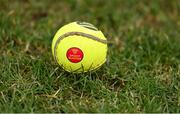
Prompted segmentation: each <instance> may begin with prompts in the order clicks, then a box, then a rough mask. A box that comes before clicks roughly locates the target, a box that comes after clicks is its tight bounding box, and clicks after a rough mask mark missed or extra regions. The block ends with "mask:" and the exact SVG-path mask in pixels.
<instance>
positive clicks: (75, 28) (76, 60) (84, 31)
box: [52, 22, 107, 73]
mask: <svg viewBox="0 0 180 114" xmlns="http://www.w3.org/2000/svg"><path fill="white" fill-rule="evenodd" d="M52 53H53V56H54V58H55V60H56V62H57V63H58V64H59V65H60V66H61V67H62V68H63V69H64V70H66V71H68V72H74V73H80V72H87V71H91V70H95V69H97V68H99V67H100V66H101V65H102V64H103V63H104V62H105V61H106V55H107V40H106V38H105V36H104V35H103V33H102V32H101V31H100V30H98V29H97V28H96V27H94V26H93V25H92V24H90V23H86V22H72V23H69V24H67V25H65V26H63V27H62V28H60V29H59V30H58V31H57V33H56V34H55V36H54V38H53V41H52Z"/></svg>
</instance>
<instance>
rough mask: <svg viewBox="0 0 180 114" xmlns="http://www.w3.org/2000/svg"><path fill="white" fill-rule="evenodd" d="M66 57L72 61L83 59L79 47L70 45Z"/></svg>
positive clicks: (76, 61)
mask: <svg viewBox="0 0 180 114" xmlns="http://www.w3.org/2000/svg"><path fill="white" fill-rule="evenodd" d="M66 57H67V58H68V60H69V61H71V62H72V63H78V62H80V61H81V60H82V59H83V52H82V51H81V50H80V49H79V48H76V47H72V48H69V49H68V51H67V53H66Z"/></svg>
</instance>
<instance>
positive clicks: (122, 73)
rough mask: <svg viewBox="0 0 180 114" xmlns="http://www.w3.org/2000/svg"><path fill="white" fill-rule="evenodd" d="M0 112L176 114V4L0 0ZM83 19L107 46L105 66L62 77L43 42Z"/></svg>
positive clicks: (179, 50) (179, 99)
mask: <svg viewBox="0 0 180 114" xmlns="http://www.w3.org/2000/svg"><path fill="white" fill-rule="evenodd" d="M0 4H1V7H0V46H1V48H0V54H1V56H0V112H180V83H179V82H180V45H179V44H180V38H179V36H180V29H179V28H180V21H179V19H180V16H179V11H180V3H179V2H178V0H149V1H143V0H138V1H135V0H126V1H125V0H111V1H110V0H109V1H106V2H104V1H103V0H98V1H93V0H86V1H83V0H78V1H75V0H67V1H65V0H64V1H63V0H62V1H57V0H55V1H50V0H46V1H42V0H41V1H36V0H17V1H13V0H9V1H7V0H1V1H0ZM72 21H86V22H90V23H92V24H94V25H95V26H97V27H98V28H99V29H100V30H102V31H103V32H104V33H105V35H106V37H107V38H108V41H109V46H108V47H109V50H108V62H107V63H106V64H104V65H103V66H102V68H101V69H99V70H97V71H95V72H88V73H84V74H70V73H67V72H65V71H63V70H62V69H61V68H59V67H58V65H57V64H56V63H55V61H54V59H53V57H52V54H51V41H52V38H53V36H54V34H55V32H56V31H57V30H58V28H60V27H61V26H62V25H64V24H67V23H69V22H72Z"/></svg>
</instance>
